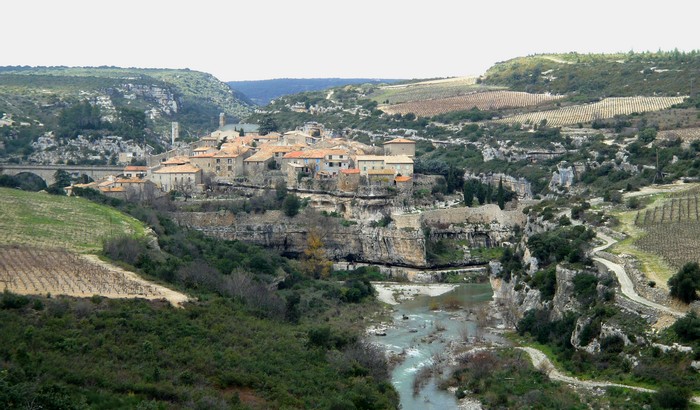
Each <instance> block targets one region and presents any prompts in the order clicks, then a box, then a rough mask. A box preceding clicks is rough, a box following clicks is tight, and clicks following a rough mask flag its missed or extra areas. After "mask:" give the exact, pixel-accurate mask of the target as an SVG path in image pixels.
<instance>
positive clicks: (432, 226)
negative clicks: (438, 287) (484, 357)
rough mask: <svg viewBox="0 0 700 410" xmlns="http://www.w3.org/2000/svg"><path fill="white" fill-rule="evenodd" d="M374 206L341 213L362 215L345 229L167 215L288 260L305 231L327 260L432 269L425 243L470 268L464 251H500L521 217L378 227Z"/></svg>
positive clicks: (326, 221) (489, 211)
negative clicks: (460, 252)
mask: <svg viewBox="0 0 700 410" xmlns="http://www.w3.org/2000/svg"><path fill="white" fill-rule="evenodd" d="M348 205H349V204H348ZM376 205H377V204H374V203H372V204H369V207H368V208H367V209H360V208H359V207H356V208H354V209H350V208H348V209H344V213H345V214H351V215H362V216H364V218H363V219H361V220H360V221H359V223H358V224H355V225H349V226H344V225H342V224H341V223H340V221H341V220H340V218H332V217H322V216H319V215H318V214H313V213H309V212H305V213H302V214H300V215H297V216H296V217H294V218H289V217H287V216H285V215H284V214H283V213H282V212H280V211H267V212H265V213H264V214H245V213H240V214H237V215H234V214H232V213H230V212H227V211H221V212H206V213H193V212H179V213H174V214H173V215H172V216H173V218H174V219H175V220H176V221H177V222H178V223H179V224H180V225H183V226H187V227H190V228H193V229H197V230H200V231H202V232H204V233H205V234H207V235H210V236H213V237H217V238H221V239H230V240H240V241H245V242H250V243H255V244H258V245H262V246H265V247H269V248H273V249H276V250H278V251H280V252H282V253H285V254H291V255H299V254H301V253H303V252H304V250H305V249H306V247H307V242H306V241H307V236H308V232H310V231H311V230H315V231H316V232H318V233H319V234H320V235H321V236H322V240H323V243H324V248H325V250H326V255H327V256H328V258H330V259H332V260H336V261H339V260H348V261H356V262H367V263H375V264H385V265H399V266H406V267H415V268H427V267H432V264H431V263H429V262H428V261H427V260H426V242H430V241H438V240H448V241H452V242H454V243H460V244H461V245H460V246H464V247H465V259H464V260H461V261H457V262H456V264H469V263H474V262H475V261H473V260H470V259H469V252H468V248H470V247H474V248H476V247H495V246H500V245H501V244H502V243H503V242H504V241H506V240H507V239H508V238H509V237H511V236H512V234H513V232H514V230H515V225H517V222H521V219H522V218H521V217H520V215H522V212H520V211H509V212H502V211H500V209H498V207H497V206H492V207H484V209H481V208H454V209H447V210H434V211H429V212H425V213H423V214H408V215H396V216H395V218H393V222H392V223H390V224H389V225H388V226H386V227H380V226H372V225H373V224H372V223H371V222H370V219H374V220H376V219H378V218H377V216H378V215H381V214H378V213H377V212H376V211H375V212H371V211H370V209H374V207H375V206H376ZM494 208H495V209H494ZM329 209H330V208H329ZM370 213H372V215H370ZM523 221H524V219H523ZM374 225H376V224H374ZM426 235H427V236H426ZM477 262H479V263H483V261H477Z"/></svg>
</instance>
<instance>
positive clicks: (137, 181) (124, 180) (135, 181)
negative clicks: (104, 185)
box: [114, 178, 146, 184]
mask: <svg viewBox="0 0 700 410" xmlns="http://www.w3.org/2000/svg"><path fill="white" fill-rule="evenodd" d="M114 182H116V183H118V184H143V183H145V182H146V180H145V179H140V178H119V179H117V180H116V181H114Z"/></svg>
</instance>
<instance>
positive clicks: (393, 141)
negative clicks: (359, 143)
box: [384, 138, 416, 145]
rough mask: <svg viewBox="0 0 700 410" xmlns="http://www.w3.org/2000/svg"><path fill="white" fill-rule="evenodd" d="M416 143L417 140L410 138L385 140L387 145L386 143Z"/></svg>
mask: <svg viewBox="0 0 700 410" xmlns="http://www.w3.org/2000/svg"><path fill="white" fill-rule="evenodd" d="M415 143H416V142H415V141H412V140H408V139H406V138H394V139H393V140H391V141H387V142H385V143H384V145H386V144H415Z"/></svg>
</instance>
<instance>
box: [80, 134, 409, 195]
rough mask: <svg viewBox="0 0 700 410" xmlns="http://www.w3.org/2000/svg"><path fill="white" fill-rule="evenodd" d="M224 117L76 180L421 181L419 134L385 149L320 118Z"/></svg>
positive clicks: (343, 187)
mask: <svg viewBox="0 0 700 410" xmlns="http://www.w3.org/2000/svg"><path fill="white" fill-rule="evenodd" d="M221 125H222V126H221V127H219V129H217V130H216V131H214V132H212V133H211V134H209V135H206V136H204V137H201V138H200V139H199V140H197V141H196V142H193V143H191V144H188V145H186V146H185V147H182V148H177V149H173V150H170V151H167V152H165V153H163V154H159V155H152V156H149V157H147V165H144V166H140V165H127V166H125V168H124V172H123V174H122V175H119V176H112V177H108V178H105V179H103V180H100V181H94V182H91V183H88V184H76V185H73V187H79V188H95V189H99V190H100V191H101V192H102V193H104V194H105V195H109V196H116V197H122V198H133V197H134V196H135V195H136V196H139V197H140V196H143V195H158V194H162V193H167V192H170V191H177V192H179V193H181V194H183V195H185V196H186V197H188V196H192V195H198V194H202V193H205V192H207V190H210V189H211V188H212V187H213V186H224V187H225V186H230V185H233V184H243V185H249V186H260V187H265V186H267V187H272V186H274V185H275V183H277V182H279V181H284V182H285V183H286V185H287V187H289V188H294V189H301V190H313V191H324V192H338V193H341V194H342V193H346V194H347V193H350V194H357V193H362V192H365V191H368V190H370V189H371V190H372V191H373V192H379V191H381V190H384V191H385V192H386V191H387V190H388V191H397V192H404V193H409V192H410V191H411V188H412V186H413V158H414V156H415V145H416V143H415V141H413V140H409V139H406V138H393V139H391V140H388V141H385V142H384V143H383V150H382V149H381V148H378V147H375V146H369V145H366V144H363V143H360V142H357V141H351V140H346V139H343V138H337V137H333V136H331V135H330V133H329V132H327V131H326V130H325V129H324V127H323V125H321V124H318V123H309V124H305V125H304V126H303V127H300V128H299V129H297V130H294V131H289V132H284V133H278V132H271V133H266V134H262V133H258V132H249V133H246V132H244V131H242V129H240V130H239V129H236V127H234V126H230V125H224V124H221ZM70 189H71V187H69V188H68V191H70Z"/></svg>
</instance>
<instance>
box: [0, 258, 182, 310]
mask: <svg viewBox="0 0 700 410" xmlns="http://www.w3.org/2000/svg"><path fill="white" fill-rule="evenodd" d="M0 286H2V288H3V290H4V289H7V290H9V291H12V292H15V293H20V294H46V293H51V294H54V295H69V296H77V297H90V296H93V295H102V296H106V297H112V298H125V297H141V298H146V299H163V298H168V296H170V294H172V293H174V292H172V291H170V290H169V289H165V288H163V287H161V286H158V285H154V284H151V283H148V282H146V281H145V280H143V279H140V278H138V277H136V275H134V274H131V273H130V272H126V271H122V270H120V269H116V268H110V267H107V266H105V265H104V264H100V263H97V262H96V261H95V260H94V259H92V258H90V257H86V256H83V255H78V254H75V253H71V252H68V251H65V250H57V249H39V248H33V247H29V246H14V245H0ZM183 297H184V296H183Z"/></svg>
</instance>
